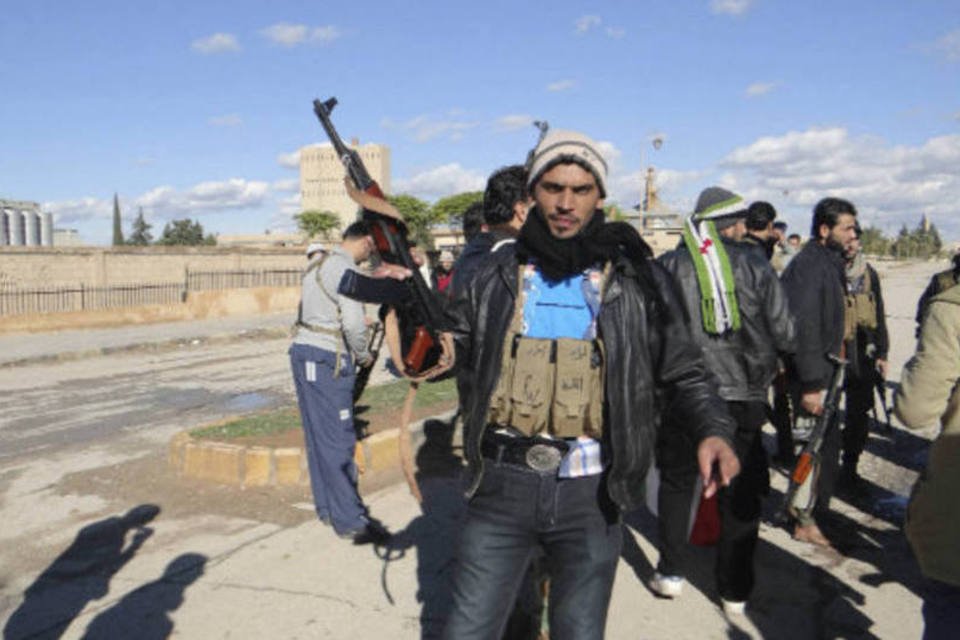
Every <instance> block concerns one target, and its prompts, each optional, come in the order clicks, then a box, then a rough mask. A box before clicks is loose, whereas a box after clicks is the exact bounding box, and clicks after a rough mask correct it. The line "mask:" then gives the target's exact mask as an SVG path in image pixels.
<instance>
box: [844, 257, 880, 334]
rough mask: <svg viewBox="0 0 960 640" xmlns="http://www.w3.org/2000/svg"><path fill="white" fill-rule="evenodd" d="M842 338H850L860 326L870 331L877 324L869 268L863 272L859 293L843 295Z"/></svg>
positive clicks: (875, 304)
mask: <svg viewBox="0 0 960 640" xmlns="http://www.w3.org/2000/svg"><path fill="white" fill-rule="evenodd" d="M844 304H845V308H844V312H843V339H844V340H851V339H853V338H854V337H856V335H857V329H858V328H860V327H862V328H864V329H869V330H871V331H873V330H875V329H876V328H877V326H878V324H877V299H876V297H875V296H874V295H873V279H872V277H871V276H870V270H869V269H865V270H864V272H863V286H862V288H861V291H860V293H848V294H846V296H844Z"/></svg>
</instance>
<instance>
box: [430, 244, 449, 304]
mask: <svg viewBox="0 0 960 640" xmlns="http://www.w3.org/2000/svg"><path fill="white" fill-rule="evenodd" d="M452 280H453V252H452V251H448V250H447V249H444V250H443V251H441V252H440V260H439V261H438V262H437V266H436V267H434V268H433V289H434V290H435V291H436V292H437V293H439V294H441V295H448V294H447V287H449V286H450V282H451V281H452Z"/></svg>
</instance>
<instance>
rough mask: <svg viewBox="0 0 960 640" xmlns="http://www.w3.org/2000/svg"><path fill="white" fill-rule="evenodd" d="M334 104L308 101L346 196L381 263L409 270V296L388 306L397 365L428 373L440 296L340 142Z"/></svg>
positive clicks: (352, 153)
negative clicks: (358, 210)
mask: <svg viewBox="0 0 960 640" xmlns="http://www.w3.org/2000/svg"><path fill="white" fill-rule="evenodd" d="M336 105H337V99H336V98H330V99H328V100H326V101H324V102H321V101H320V100H314V101H313V111H314V113H316V114H317V118H319V120H320V124H321V125H323V130H324V131H326V133H327V137H328V138H329V139H330V144H332V145H333V148H334V150H335V151H336V152H337V156H338V157H339V158H340V161H341V162H342V163H343V166H344V168H345V169H346V171H347V176H348V177H349V178H350V181H352V182H353V185H354V186H355V188H356V191H357V193H353V194H351V196H352V197H353V198H354V200H357V202H358V203H359V204H360V206H361V207H362V209H363V220H364V221H365V222H366V223H367V224H369V225H370V231H371V235H372V236H373V241H374V244H375V245H376V249H377V253H378V254H380V258H381V259H382V260H383V261H384V262H389V263H392V264H399V265H402V266H404V267H406V268H407V269H409V270H410V272H411V274H412V275H411V276H410V277H408V278H405V279H404V280H403V283H404V286H406V287H407V288H408V291H409V294H410V295H409V296H408V298H407V299H406V300H405V301H403V302H400V303H397V304H396V305H393V308H394V309H395V311H396V316H397V324H398V325H399V334H400V336H399V338H400V353H401V361H402V362H401V364H402V366H403V373H404V374H405V375H407V376H408V377H411V378H421V377H424V376H426V377H427V378H429V377H430V371H431V370H434V369H435V368H437V367H438V366H439V365H441V364H442V363H441V356H443V355H444V349H443V347H442V345H441V341H440V332H441V331H443V330H444V329H445V328H446V321H445V320H444V317H443V309H442V307H441V304H440V300H439V299H438V298H437V296H436V295H435V294H434V293H433V291H431V290H430V287H429V286H428V285H427V283H426V282H425V281H424V279H423V276H422V275H421V274H420V269H419V268H418V265H417V264H416V263H415V262H414V260H413V257H412V256H411V255H410V243H409V241H408V239H407V236H408V233H409V232H408V230H407V225H406V224H405V223H404V222H403V220H402V218H401V217H400V216H399V215H397V214H393V215H390V214H387V213H384V211H385V210H386V209H387V208H389V207H390V205H389V204H388V203H387V202H386V197H385V196H384V194H383V191H382V190H381V189H380V185H378V184H377V183H376V181H375V180H374V179H373V178H371V177H370V174H369V172H368V171H367V169H366V167H365V166H364V164H363V161H362V160H361V159H360V154H358V153H357V151H356V149H351V148H350V147H347V145H345V144H344V143H343V140H341V139H340V135H339V134H338V133H337V130H336V128H335V127H334V126H333V122H332V121H331V120H330V113H331V112H332V111H333V108H334V107H335V106H336ZM348 191H349V189H348ZM384 205H386V207H384ZM388 342H389V336H388Z"/></svg>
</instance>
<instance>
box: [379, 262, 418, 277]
mask: <svg viewBox="0 0 960 640" xmlns="http://www.w3.org/2000/svg"><path fill="white" fill-rule="evenodd" d="M412 275H413V272H412V271H410V269H407V268H406V267H403V266H401V265H399V264H390V263H388V262H384V263H382V264H381V265H380V266H379V267H377V268H376V269H375V270H374V272H373V277H374V278H393V279H394V280H406V279H407V278H409V277H410V276H412Z"/></svg>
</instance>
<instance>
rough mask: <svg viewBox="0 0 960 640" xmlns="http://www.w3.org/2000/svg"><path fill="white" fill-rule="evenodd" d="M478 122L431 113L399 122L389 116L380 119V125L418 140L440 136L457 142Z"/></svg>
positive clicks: (423, 140)
mask: <svg viewBox="0 0 960 640" xmlns="http://www.w3.org/2000/svg"><path fill="white" fill-rule="evenodd" d="M448 115H450V114H448ZM478 124H479V123H477V122H469V121H464V120H458V119H455V118H436V117H433V116H429V115H421V116H417V117H416V118H412V119H410V120H407V121H406V122H402V123H399V124H398V123H396V122H394V121H393V120H391V119H389V118H383V119H382V120H381V121H380V126H382V127H384V128H386V129H400V130H401V131H406V132H407V133H409V134H410V135H412V136H413V139H414V140H415V141H417V142H428V141H430V140H433V139H434V138H439V137H444V138H446V139H447V140H450V141H454V142H455V141H457V140H460V139H462V138H463V134H464V133H465V132H466V131H469V130H470V129H473V128H474V127H476V126H477V125H478Z"/></svg>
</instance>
